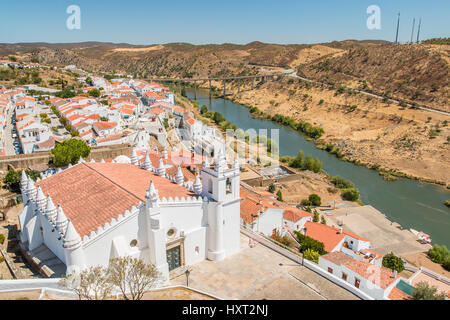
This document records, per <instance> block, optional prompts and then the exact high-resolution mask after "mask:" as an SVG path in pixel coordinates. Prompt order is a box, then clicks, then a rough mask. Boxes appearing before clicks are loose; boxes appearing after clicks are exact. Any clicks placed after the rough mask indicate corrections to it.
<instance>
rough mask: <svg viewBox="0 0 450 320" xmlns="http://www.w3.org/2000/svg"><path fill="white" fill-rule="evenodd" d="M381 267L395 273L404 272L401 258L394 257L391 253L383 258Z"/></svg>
mask: <svg viewBox="0 0 450 320" xmlns="http://www.w3.org/2000/svg"><path fill="white" fill-rule="evenodd" d="M383 267H385V268H388V269H391V270H392V271H397V272H398V273H400V272H402V271H403V270H405V265H404V263H403V261H402V259H401V258H399V257H397V256H396V255H394V254H393V253H392V252H391V253H389V254H387V255H385V256H384V257H383Z"/></svg>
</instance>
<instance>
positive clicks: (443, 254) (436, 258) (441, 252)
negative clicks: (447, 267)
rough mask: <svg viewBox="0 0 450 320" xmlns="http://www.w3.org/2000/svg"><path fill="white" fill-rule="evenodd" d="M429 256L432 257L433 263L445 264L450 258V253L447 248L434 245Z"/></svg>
mask: <svg viewBox="0 0 450 320" xmlns="http://www.w3.org/2000/svg"><path fill="white" fill-rule="evenodd" d="M428 256H429V257H430V259H431V261H433V262H435V263H439V264H443V263H444V262H445V260H446V259H447V258H448V257H450V251H449V250H448V249H447V247H446V246H440V245H438V244H435V245H433V248H432V249H430V250H429V251H428Z"/></svg>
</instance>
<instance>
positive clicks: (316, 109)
mask: <svg viewBox="0 0 450 320" xmlns="http://www.w3.org/2000/svg"><path fill="white" fill-rule="evenodd" d="M241 89H242V87H241ZM247 89H249V88H247ZM227 90H229V91H230V92H232V91H233V92H234V93H235V94H236V95H235V97H236V99H237V101H238V102H240V103H243V104H248V105H252V106H255V107H258V108H259V109H260V110H262V111H265V112H266V113H269V114H276V113H279V114H283V115H289V116H292V117H293V118H295V119H297V120H300V119H302V120H305V121H308V122H310V123H311V124H313V125H319V126H321V127H323V128H324V130H325V135H324V136H323V137H322V138H323V139H324V140H325V141H326V143H332V144H333V145H335V146H338V147H339V148H340V149H341V150H342V151H343V152H344V153H345V154H346V156H347V158H349V159H355V160H359V161H361V162H362V163H366V164H368V165H379V166H380V168H384V169H394V170H397V171H399V172H403V173H405V174H408V175H410V176H414V177H419V178H424V179H429V180H433V181H440V182H444V183H446V184H450V160H449V159H450V158H449V157H448V155H449V154H450V145H449V143H448V142H447V137H448V136H450V126H448V125H447V126H444V121H450V117H448V116H445V115H441V114H437V113H433V112H429V111H422V110H412V109H403V108H401V107H399V106H397V105H393V104H391V105H388V104H386V103H383V102H382V101H380V100H378V99H374V98H372V99H370V100H368V99H367V97H366V96H363V95H360V94H357V95H346V94H340V95H337V96H335V90H329V89H325V88H320V87H312V86H311V87H310V88H309V89H308V88H305V86H304V85H302V84H299V83H298V82H297V81H295V82H294V83H291V84H289V83H288V82H287V80H283V81H281V82H268V83H266V84H264V85H263V86H262V87H261V88H259V89H257V90H247V91H241V93H240V94H237V88H236V87H233V88H229V89H227ZM306 95H307V96H306ZM345 105H356V106H357V109H356V110H355V111H353V112H349V110H348V108H346V107H345ZM437 125H439V130H440V132H438V135H437V137H435V138H430V130H431V129H433V130H435V129H436V126H437Z"/></svg>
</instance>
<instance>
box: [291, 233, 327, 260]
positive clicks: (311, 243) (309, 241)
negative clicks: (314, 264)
mask: <svg viewBox="0 0 450 320" xmlns="http://www.w3.org/2000/svg"><path fill="white" fill-rule="evenodd" d="M295 234H296V236H297V239H298V242H299V243H300V252H301V253H304V252H305V251H306V250H308V249H311V250H313V251H316V252H318V253H319V254H320V255H321V256H322V255H324V254H327V252H326V251H325V245H324V244H323V243H322V242H320V241H317V240H315V239H313V238H311V237H308V236H305V235H302V234H301V233H300V232H297V231H295Z"/></svg>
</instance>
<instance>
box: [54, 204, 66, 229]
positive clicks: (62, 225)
mask: <svg viewBox="0 0 450 320" xmlns="http://www.w3.org/2000/svg"><path fill="white" fill-rule="evenodd" d="M66 226H67V217H66V215H65V214H64V211H63V209H62V207H61V205H60V204H58V210H57V216H56V227H57V228H58V230H59V232H61V233H62V234H63V235H64V234H65V231H66Z"/></svg>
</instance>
